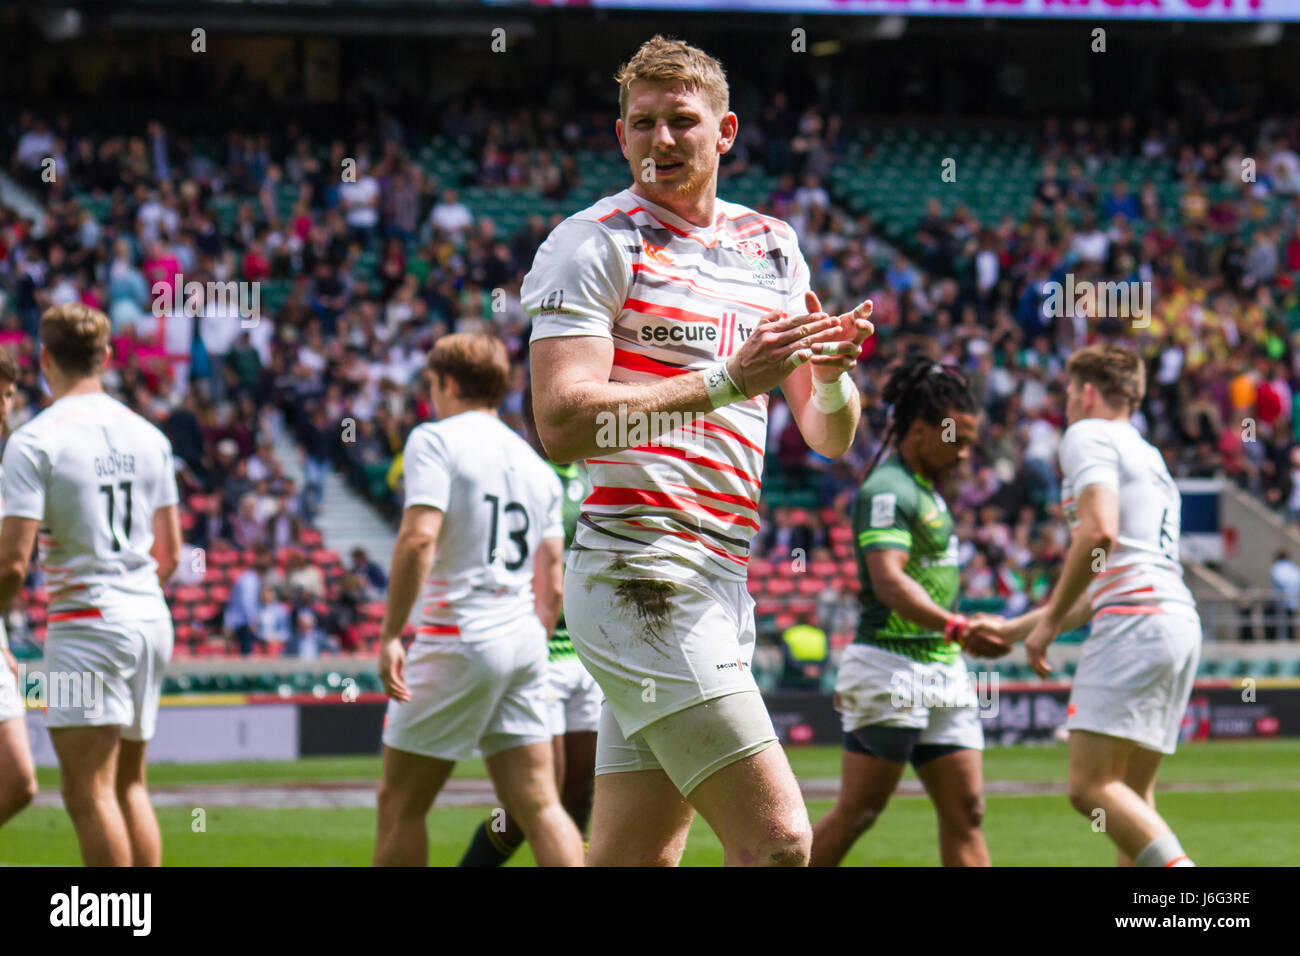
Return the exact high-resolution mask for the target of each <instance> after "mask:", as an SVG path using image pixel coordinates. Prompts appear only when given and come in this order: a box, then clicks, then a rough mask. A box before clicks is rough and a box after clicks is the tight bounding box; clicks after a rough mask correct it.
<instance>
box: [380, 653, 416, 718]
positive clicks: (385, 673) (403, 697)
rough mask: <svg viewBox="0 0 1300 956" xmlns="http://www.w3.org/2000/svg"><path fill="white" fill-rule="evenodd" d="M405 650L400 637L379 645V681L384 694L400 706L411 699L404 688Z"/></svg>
mask: <svg viewBox="0 0 1300 956" xmlns="http://www.w3.org/2000/svg"><path fill="white" fill-rule="evenodd" d="M405 674H406V648H404V647H402V639H401V637H390V638H387V639H386V640H383V641H381V642H380V644H379V680H380V682H381V683H382V684H383V685H384V693H385V694H387V695H388V696H389V697H391V698H393V700H395V701H397V702H398V703H400V704H405V703H406V702H407V701H409V700H410V699H411V692H410V691H409V690H408V689H407V687H406V678H405Z"/></svg>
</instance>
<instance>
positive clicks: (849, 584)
mask: <svg viewBox="0 0 1300 956" xmlns="http://www.w3.org/2000/svg"><path fill="white" fill-rule="evenodd" d="M840 580H841V581H843V582H844V589H845V590H846V591H851V592H853V593H854V594H857V593H858V592H859V591H861V590H862V579H861V578H859V577H858V576H857V575H856V574H849V575H845V576H844V577H843V578H841V579H840Z"/></svg>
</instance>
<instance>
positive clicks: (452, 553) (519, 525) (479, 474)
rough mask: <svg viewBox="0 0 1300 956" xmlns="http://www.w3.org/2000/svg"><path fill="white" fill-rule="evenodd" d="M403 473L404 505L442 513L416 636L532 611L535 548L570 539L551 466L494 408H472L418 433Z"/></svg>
mask: <svg viewBox="0 0 1300 956" xmlns="http://www.w3.org/2000/svg"><path fill="white" fill-rule="evenodd" d="M402 473H403V481H404V484H405V489H406V501H405V507H407V508H410V507H412V506H413V505H427V506H429V507H432V508H437V509H438V510H439V511H441V512H442V516H443V517H442V530H441V531H440V532H439V535H438V545H437V553H436V555H435V557H434V562H433V567H432V569H431V570H430V572H429V577H428V579H427V580H426V581H425V582H424V590H423V594H422V596H421V599H420V604H421V611H420V618H419V621H420V623H419V626H418V627H417V629H416V640H417V641H420V640H428V639H430V638H432V639H437V638H438V637H442V636H452V635H459V636H461V637H462V638H471V639H472V638H473V636H474V633H475V632H488V631H490V630H491V629H493V628H496V627H498V626H501V625H505V624H509V623H511V622H512V621H515V620H518V619H519V618H520V617H523V616H525V615H527V616H532V615H534V614H535V611H534V608H533V558H534V556H535V555H536V553H537V547H538V545H539V544H540V543H541V542H542V541H544V540H546V539H548V538H558V539H560V540H561V541H563V539H564V518H563V499H564V492H563V489H562V487H561V485H560V479H559V477H558V476H557V475H556V474H555V472H554V471H553V470H552V469H551V467H550V466H549V465H547V464H546V463H545V462H544V461H542V459H541V458H540V457H539V456H538V455H537V453H536V452H535V451H533V449H532V448H531V447H530V446H529V444H528V443H527V442H526V441H524V440H523V439H522V438H520V437H519V436H518V435H517V434H515V433H514V432H513V431H511V430H510V428H509V427H507V426H506V425H505V424H503V423H502V422H501V421H500V419H498V418H497V417H496V416H494V415H490V414H488V413H486V412H480V411H468V412H462V413H460V414H459V415H453V416H451V417H450V418H446V419H443V420H442V421H439V422H426V423H425V424H423V425H420V426H419V427H418V428H416V429H415V430H414V431H412V432H411V435H410V437H409V438H408V439H407V440H406V450H405V451H404V452H403V454H402Z"/></svg>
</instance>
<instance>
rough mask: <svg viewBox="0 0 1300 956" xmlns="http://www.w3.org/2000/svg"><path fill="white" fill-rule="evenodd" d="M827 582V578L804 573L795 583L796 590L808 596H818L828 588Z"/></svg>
mask: <svg viewBox="0 0 1300 956" xmlns="http://www.w3.org/2000/svg"><path fill="white" fill-rule="evenodd" d="M826 584H827V579H826V578H819V577H811V576H809V575H804V576H802V577H801V578H800V579H799V581H798V582H797V583H796V584H795V590H796V591H798V592H799V593H800V594H802V595H805V596H806V597H816V596H817V595H819V594H821V593H822V591H824V590H826Z"/></svg>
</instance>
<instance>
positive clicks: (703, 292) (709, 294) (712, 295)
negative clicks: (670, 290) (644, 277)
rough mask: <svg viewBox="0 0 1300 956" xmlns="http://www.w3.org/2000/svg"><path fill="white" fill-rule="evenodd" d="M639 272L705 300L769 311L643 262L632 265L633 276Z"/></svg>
mask: <svg viewBox="0 0 1300 956" xmlns="http://www.w3.org/2000/svg"><path fill="white" fill-rule="evenodd" d="M638 272H648V273H650V274H651V275H653V276H656V277H658V278H660V279H664V280H665V281H667V282H676V283H678V284H680V285H684V286H687V287H689V288H690V290H691V292H693V293H694V294H696V295H699V296H702V297H704V298H708V299H716V300H717V301H719V302H725V303H727V304H728V305H743V306H745V307H746V308H749V309H753V310H754V311H755V312H758V313H760V314H761V313H764V312H767V311H769V310H768V308H767V306H764V305H759V304H758V303H756V302H746V301H745V300H744V299H737V298H736V297H735V296H733V295H730V294H728V293H723V292H714V291H713V290H712V289H709V288H708V287H707V286H702V285H700V284H699V283H698V282H696V281H695V280H694V279H687V278H686V277H684V276H675V275H669V274H668V273H667V272H660V271H659V270H658V269H654V268H651V267H650V266H648V265H646V264H645V263H642V262H638V263H633V265H632V273H633V275H635V274H636V273H638Z"/></svg>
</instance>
